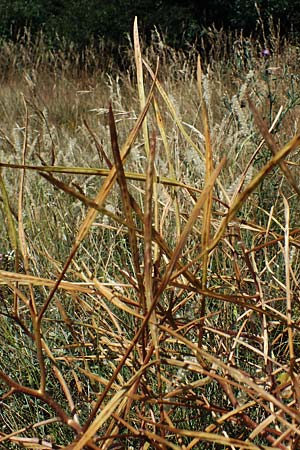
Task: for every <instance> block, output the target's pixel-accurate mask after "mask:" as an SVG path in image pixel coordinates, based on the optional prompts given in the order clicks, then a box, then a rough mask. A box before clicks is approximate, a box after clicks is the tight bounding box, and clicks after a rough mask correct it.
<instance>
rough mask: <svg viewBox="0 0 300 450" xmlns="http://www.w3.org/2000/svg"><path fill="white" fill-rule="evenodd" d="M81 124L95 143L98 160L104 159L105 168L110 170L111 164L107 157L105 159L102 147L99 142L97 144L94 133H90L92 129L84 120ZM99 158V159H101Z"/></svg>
mask: <svg viewBox="0 0 300 450" xmlns="http://www.w3.org/2000/svg"><path fill="white" fill-rule="evenodd" d="M83 123H84V125H85V127H86V129H87V130H88V132H89V133H90V135H91V136H92V138H93V141H94V143H95V146H96V149H97V151H98V154H99V158H100V156H101V158H103V159H104V161H105V162H106V165H107V167H108V168H109V170H110V169H111V168H112V164H111V162H110V160H109V159H108V157H107V155H106V153H105V151H104V149H103V145H102V144H100V142H98V139H97V136H96V135H95V133H94V132H93V131H92V129H91V128H90V126H89V124H88V122H87V121H86V120H85V119H83ZM101 158H100V159H101Z"/></svg>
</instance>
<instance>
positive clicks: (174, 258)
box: [155, 157, 226, 302]
mask: <svg viewBox="0 0 300 450" xmlns="http://www.w3.org/2000/svg"><path fill="white" fill-rule="evenodd" d="M225 162H226V158H225V157H224V158H223V159H222V161H221V162H220V163H219V165H218V167H217V168H216V169H214V171H213V173H212V175H211V177H210V180H209V181H208V182H207V184H206V186H205V188H204V189H203V191H202V193H201V195H200V197H199V199H198V200H197V202H196V204H195V205H194V208H193V210H192V212H191V214H190V216H189V218H188V220H187V222H186V224H185V227H184V229H183V231H182V233H181V235H180V239H179V240H178V243H177V245H176V248H175V249H174V251H173V253H172V256H171V259H170V262H169V264H168V267H167V270H166V272H165V274H164V276H163V277H162V280H161V282H160V285H159V286H158V291H157V293H156V295H155V302H156V301H157V300H158V298H159V297H160V296H161V294H162V293H163V291H164V290H165V289H166V287H167V285H168V283H169V281H170V279H171V278H172V274H173V271H174V269H175V267H176V264H177V262H178V260H179V258H180V256H181V252H182V249H183V247H184V244H185V242H186V240H187V238H188V235H189V233H190V232H191V230H192V228H193V226H194V223H195V222H196V220H197V219H198V217H199V214H200V210H201V208H202V207H203V205H204V204H205V201H206V199H207V196H208V195H209V193H210V191H211V190H212V189H213V186H214V183H215V182H216V179H217V177H218V175H219V173H220V171H221V169H222V167H223V165H224V164H225ZM204 251H205V250H204ZM204 251H203V252H202V254H204Z"/></svg>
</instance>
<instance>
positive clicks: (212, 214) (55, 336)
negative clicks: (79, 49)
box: [0, 23, 300, 450]
mask: <svg viewBox="0 0 300 450" xmlns="http://www.w3.org/2000/svg"><path fill="white" fill-rule="evenodd" d="M27 39H29V38H28V36H27ZM209 39H211V42H210V46H209V48H210V51H209V54H207V55H206V57H205V58H202V60H200V59H199V57H198V54H197V52H196V50H195V49H194V48H192V47H191V48H190V50H189V52H188V53H187V52H183V51H180V50H177V51H175V50H174V49H171V48H169V47H168V46H167V45H166V43H165V42H164V40H163V39H162V38H161V36H159V34H158V33H154V34H153V40H152V43H151V44H150V45H148V46H143V45H141V43H140V40H139V35H138V30H137V24H136V23H135V27H134V41H133V45H132V47H128V49H126V55H125V56H126V58H125V56H124V61H125V59H126V64H125V63H124V70H123V71H120V70H118V69H116V67H114V66H113V63H112V62H110V61H109V59H107V60H105V62H104V61H100V62H99V60H98V58H99V52H98V53H97V52H96V49H93V48H90V49H86V53H85V54H84V55H83V54H79V53H76V50H75V49H73V48H67V49H66V51H65V53H63V52H61V53H54V52H53V51H52V50H49V49H47V48H46V47H45V44H44V43H43V41H42V39H41V38H40V40H38V41H36V42H35V43H34V45H29V43H28V42H29V40H27V41H26V39H25V41H24V42H20V43H19V44H18V45H11V44H9V43H6V44H5V45H3V46H2V48H1V54H0V60H1V61H2V63H1V64H2V66H3V67H4V64H5V71H3V79H2V83H1V87H0V102H1V103H0V109H1V117H2V120H1V127H0V137H1V149H0V155H1V156H0V166H1V172H0V175H1V176H0V188H1V203H0V205H1V213H2V221H1V239H0V254H1V260H0V295H1V309H0V336H1V342H2V345H1V349H0V352H1V354H0V356H1V359H0V398H1V408H0V430H1V431H0V447H1V448H7V449H16V448H23V447H25V448H38V449H48V448H65V449H73V450H79V449H83V448H86V449H100V448H101V449H117V448H119V449H121V448H124V449H136V448H141V449H152V448H153V449H167V448H171V449H186V450H187V449H193V448H194V449H208V448H209V449H229V448H231V449H261V448H265V449H267V448H278V449H286V448H290V449H297V448H299V436H300V428H299V424H300V415H299V402H300V386H299V375H298V373H299V361H300V352H299V345H300V339H299V283H298V279H299V261H300V260H299V234H300V228H299V225H298V224H299V212H298V203H299V201H298V199H299V169H298V166H299V142H300V137H299V135H298V132H299V124H298V121H299V103H300V97H299V87H300V86H299V84H300V80H299V74H298V70H297V60H298V56H299V48H298V47H297V46H296V45H292V44H290V43H288V42H282V41H280V40H279V38H278V37H277V36H276V33H274V34H273V35H271V36H270V38H269V44H268V45H269V49H270V56H268V57H263V56H262V55H261V51H262V50H263V47H262V45H260V44H259V42H255V41H254V40H251V39H249V38H245V37H243V35H242V34H240V35H232V34H227V35H226V34H225V33H224V32H223V31H217V30H211V34H209ZM141 47H142V49H141ZM98 50H99V49H98ZM158 57H159V58H158ZM83 61H84V64H83Z"/></svg>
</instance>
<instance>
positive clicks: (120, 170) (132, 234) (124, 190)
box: [108, 105, 145, 305]
mask: <svg viewBox="0 0 300 450" xmlns="http://www.w3.org/2000/svg"><path fill="white" fill-rule="evenodd" d="M108 115H109V128H110V137H111V147H112V151H113V155H114V161H115V167H116V171H117V180H118V184H119V186H120V190H121V198H122V202H123V208H124V214H125V219H126V225H127V227H128V238H129V245H130V249H131V252H132V257H133V265H134V270H135V277H136V279H137V282H138V287H139V295H140V303H141V305H144V303H145V293H144V288H143V283H142V280H141V274H140V262H139V252H138V245H137V235H136V226H135V223H134V220H133V215H132V209H131V203H130V194H129V191H128V187H127V180H126V175H125V171H124V167H123V164H122V160H121V156H120V151H119V144H118V136H117V129H116V124H115V119H114V115H113V111H112V108H111V105H109V112H108Z"/></svg>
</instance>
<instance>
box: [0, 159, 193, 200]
mask: <svg viewBox="0 0 300 450" xmlns="http://www.w3.org/2000/svg"><path fill="white" fill-rule="evenodd" d="M110 165H111V164H110ZM1 167H8V168H10V169H26V170H34V171H37V172H39V173H40V175H41V174H42V173H45V172H46V174H47V173H50V174H51V173H62V174H74V175H87V176H88V175H97V176H102V177H107V176H108V174H109V172H110V169H97V168H94V167H64V166H63V167H61V166H33V165H29V164H25V165H24V164H13V163H3V162H0V168H1ZM125 175H126V178H127V179H128V180H136V181H143V182H145V181H146V175H145V174H144V173H133V172H125ZM155 182H156V183H157V184H163V185H166V186H172V187H178V188H182V189H186V190H187V191H188V192H196V193H199V192H201V190H200V189H198V188H196V187H193V186H190V185H188V184H184V183H182V182H180V181H178V180H176V179H175V178H168V177H161V176H159V175H155Z"/></svg>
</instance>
